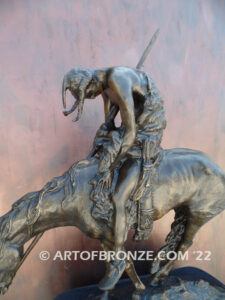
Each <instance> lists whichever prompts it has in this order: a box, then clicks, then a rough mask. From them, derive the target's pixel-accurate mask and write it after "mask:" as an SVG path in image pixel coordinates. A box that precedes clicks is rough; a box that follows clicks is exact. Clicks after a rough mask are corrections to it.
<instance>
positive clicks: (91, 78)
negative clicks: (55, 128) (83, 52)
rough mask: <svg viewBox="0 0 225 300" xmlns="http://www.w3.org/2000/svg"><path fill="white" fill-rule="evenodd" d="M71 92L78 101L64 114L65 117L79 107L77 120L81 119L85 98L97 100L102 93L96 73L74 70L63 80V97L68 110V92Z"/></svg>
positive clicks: (87, 70) (80, 69) (79, 69)
mask: <svg viewBox="0 0 225 300" xmlns="http://www.w3.org/2000/svg"><path fill="white" fill-rule="evenodd" d="M67 89H68V90H70V92H71V94H72V95H73V96H74V98H75V99H76V102H75V104H74V105H73V107H72V109H71V110H69V111H66V112H64V114H65V115H68V114H70V113H72V112H73V111H74V110H75V109H76V108H77V106H78V114H77V118H76V119H75V120H74V121H78V120H79V119H80V117H81V114H82V111H83V105H84V99H85V98H91V99H93V98H95V97H96V96H98V95H99V94H100V93H101V90H100V83H99V80H98V78H97V77H96V76H95V74H94V72H93V71H92V70H89V69H83V68H74V69H72V70H71V71H69V72H68V73H67V74H66V75H65V76H64V79H63V86H62V97H63V106H64V108H66V90H67Z"/></svg>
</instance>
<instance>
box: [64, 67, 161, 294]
mask: <svg viewBox="0 0 225 300" xmlns="http://www.w3.org/2000/svg"><path fill="white" fill-rule="evenodd" d="M67 89H69V90H70V92H71V93H72V95H73V96H74V97H75V98H76V101H75V103H74V105H73V106H72V108H71V109H70V110H68V111H64V114H65V115H69V114H70V113H72V112H73V111H74V110H75V109H76V108H78V114H77V117H76V119H75V120H74V121H78V120H79V119H80V117H81V114H82V111H83V104H84V99H86V98H89V99H94V98H96V97H97V96H98V95H100V94H101V95H102V98H103V100H104V112H105V123H104V124H102V125H101V127H100V128H99V130H98V131H97V134H96V137H95V140H94V146H93V150H92V151H91V153H90V155H89V158H90V157H91V156H93V155H95V154H98V156H99V172H98V174H97V176H96V177H95V178H94V179H93V181H92V182H91V183H92V184H93V192H92V195H91V197H92V199H94V201H95V202H97V201H101V200H102V199H101V197H103V198H104V195H108V196H109V195H110V197H111V202H112V203H113V206H114V236H115V251H116V252H119V251H123V249H124V248H123V247H124V242H125V240H126V202H127V200H128V199H130V198H131V197H132V200H134V201H139V222H138V223H139V224H138V227H137V229H136V232H135V236H134V238H135V240H143V239H148V237H149V234H150V231H151V230H152V224H153V214H154V210H153V207H152V199H151V197H149V193H151V178H152V172H153V171H154V166H155V164H156V162H159V161H160V155H161V152H162V151H161V148H160V143H161V140H162V133H163V129H165V127H166V121H165V116H164V107H163V99H162V97H161V95H160V93H159V91H158V89H157V88H156V86H155V84H154V82H153V81H152V79H151V78H150V77H149V76H148V75H147V74H146V73H145V72H142V71H139V70H137V69H132V68H128V67H113V68H105V69H99V70H89V69H82V68H75V69H73V70H71V71H70V72H68V73H67V74H66V75H65V77H64V80H63V104H64V108H66V90H67ZM118 112H120V116H121V120H122V123H121V126H120V127H119V128H117V127H116V126H115V123H114V120H115V117H116V115H117V113H118ZM137 165H138V166H139V168H137ZM115 170H117V178H116V183H115V187H114V193H112V194H110V193H109V191H110V188H111V185H112V181H113V177H114V174H115ZM137 170H139V174H137ZM137 177H139V182H138V185H137V186H136V183H135V182H136V180H132V178H134V179H136V178H137ZM104 191H105V193H104ZM107 191H108V194H107ZM146 195H148V197H146ZM146 199H150V201H149V200H148V201H147V200H146ZM124 269H125V262H124V261H123V260H119V261H116V260H115V261H113V262H111V263H110V267H109V268H108V270H107V271H106V276H105V277H104V278H103V280H102V281H101V283H100V288H102V289H106V288H110V287H113V285H114V282H115V281H116V280H117V279H118V278H119V277H120V276H121V274H122V273H123V271H124ZM112 278H113V279H112Z"/></svg>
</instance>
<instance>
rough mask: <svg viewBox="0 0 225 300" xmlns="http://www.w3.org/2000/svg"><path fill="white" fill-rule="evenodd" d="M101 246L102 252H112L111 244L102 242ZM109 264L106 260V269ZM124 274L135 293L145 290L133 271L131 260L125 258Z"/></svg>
mask: <svg viewBox="0 0 225 300" xmlns="http://www.w3.org/2000/svg"><path fill="white" fill-rule="evenodd" d="M101 245H102V248H103V250H104V251H113V244H112V243H107V242H104V243H102V244H101ZM124 250H125V248H124ZM109 262H110V261H109V260H106V268H107V267H109ZM125 272H126V274H127V276H128V277H129V278H130V279H131V281H132V283H133V285H134V287H135V290H136V291H137V292H140V291H143V290H145V285H144V284H143V282H142V281H141V279H140V277H139V276H138V274H137V272H136V270H135V266H134V263H133V261H132V259H131V258H129V257H128V258H127V261H126V268H125Z"/></svg>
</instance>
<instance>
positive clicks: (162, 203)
mask: <svg viewBox="0 0 225 300" xmlns="http://www.w3.org/2000/svg"><path fill="white" fill-rule="evenodd" d="M156 168H157V173H158V177H157V179H156V180H155V182H154V183H153V188H152V189H153V203H154V220H158V219H160V218H161V217H163V216H164V215H165V214H166V213H167V212H169V211H170V210H172V209H174V211H175V220H174V222H173V224H172V226H171V232H170V233H169V235H168V236H167V238H166V245H165V246H164V247H163V248H162V249H161V250H164V253H167V252H169V251H171V250H173V251H182V252H185V251H186V250H187V249H188V248H189V247H190V245H191V244H192V241H193V238H194V236H195V234H196V232H197V231H198V230H199V229H200V227H201V226H202V225H204V224H205V223H206V222H207V221H209V220H210V219H212V218H213V217H214V216H216V215H217V214H219V213H220V212H222V211H223V210H224V209H225V173H224V172H223V171H222V170H221V169H220V168H219V167H218V166H217V165H216V164H215V163H214V162H212V161H211V160H210V159H209V157H208V156H207V155H205V154H204V153H202V152H199V151H195V150H189V149H171V150H164V151H163V154H162V159H161V163H160V164H159V165H158V166H157V167H156ZM97 171H98V157H93V158H91V159H87V160H82V161H80V162H76V163H74V164H73V165H72V166H71V168H70V169H69V170H68V171H67V172H65V173H64V174H63V175H62V176H60V177H56V178H53V179H52V180H51V181H50V182H48V183H47V184H46V185H45V186H44V188H43V189H41V190H40V191H37V192H32V193H28V194H26V195H25V196H23V197H22V198H21V199H19V200H18V201H17V202H15V203H14V204H13V206H12V209H11V210H10V211H9V212H8V213H7V214H5V215H4V216H2V217H1V218H0V237H1V239H0V291H1V293H2V294H4V293H5V292H6V291H7V289H8V287H9V285H10V284H11V282H12V279H13V277H14V276H15V273H16V272H17V270H18V268H19V266H20V265H21V262H22V260H23V252H24V251H23V245H24V244H25V243H26V242H27V241H29V240H30V239H32V238H33V237H35V236H38V235H40V233H43V232H44V231H46V230H49V229H51V228H54V227H59V226H76V227H78V228H79V229H80V230H81V231H82V232H83V233H84V234H85V235H87V236H89V237H92V238H95V239H99V240H100V242H101V243H102V247H103V248H104V249H105V250H111V249H112V247H113V243H114V236H113V226H112V222H110V216H108V217H109V221H106V220H104V219H102V218H93V209H95V203H94V202H93V200H92V199H90V194H91V189H92V186H91V184H90V180H91V179H92V178H93V177H94V176H95V175H96V173H97ZM136 172H137V176H136V177H137V179H134V178H132V180H138V174H139V172H140V164H137V166H136ZM111 192H112V193H113V186H112V191H111ZM105 205H107V204H105ZM108 205H109V207H110V199H108ZM110 211H111V210H110ZM111 217H113V213H112V215H111ZM135 224H137V202H133V201H132V200H131V199H130V200H129V203H128V205H127V233H128V231H129V230H130V229H131V228H132V227H135ZM173 262H174V261H172V260H163V261H161V260H159V259H157V258H156V260H154V262H153V264H152V266H151V270H150V273H151V274H152V283H157V282H158V281H160V280H162V279H163V278H165V276H167V274H168V272H169V271H170V270H171V269H172V265H173ZM125 271H126V273H127V274H128V276H129V277H130V278H131V280H132V282H133V284H134V286H135V288H136V290H143V289H144V288H145V286H144V284H143V283H142V282H141V280H140V278H139V277H138V275H137V273H136V271H135V268H134V265H133V262H132V260H131V259H130V258H129V259H127V264H126V269H125Z"/></svg>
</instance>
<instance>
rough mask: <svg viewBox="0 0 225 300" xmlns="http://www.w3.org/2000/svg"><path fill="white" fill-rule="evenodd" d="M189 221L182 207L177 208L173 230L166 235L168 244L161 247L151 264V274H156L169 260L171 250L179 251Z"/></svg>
mask: <svg viewBox="0 0 225 300" xmlns="http://www.w3.org/2000/svg"><path fill="white" fill-rule="evenodd" d="M186 223H187V215H186V214H185V211H184V210H183V209H182V208H177V209H175V217H174V222H173V223H172V225H171V231H170V233H169V234H168V235H167V237H166V240H165V241H166V245H165V246H163V247H162V248H160V249H159V251H158V252H157V254H158V253H159V252H161V253H160V257H159V255H156V258H155V260H154V261H153V263H152V265H151V270H150V273H151V274H155V273H156V272H158V270H159V269H160V268H161V266H162V265H165V264H166V263H167V262H168V257H167V254H168V253H169V252H170V251H175V252H176V251H177V250H178V248H179V246H180V244H181V242H182V239H183V237H184V232H185V227H186Z"/></svg>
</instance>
